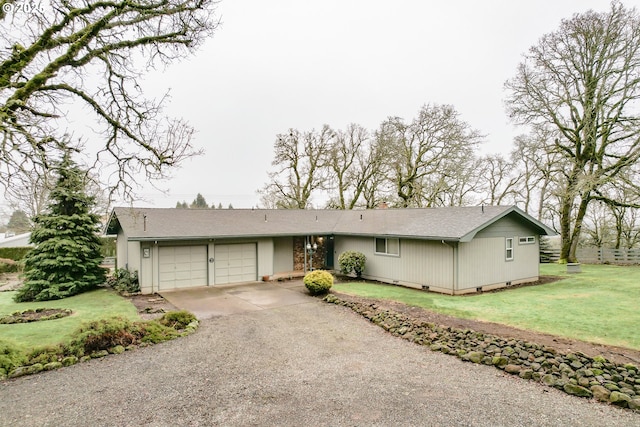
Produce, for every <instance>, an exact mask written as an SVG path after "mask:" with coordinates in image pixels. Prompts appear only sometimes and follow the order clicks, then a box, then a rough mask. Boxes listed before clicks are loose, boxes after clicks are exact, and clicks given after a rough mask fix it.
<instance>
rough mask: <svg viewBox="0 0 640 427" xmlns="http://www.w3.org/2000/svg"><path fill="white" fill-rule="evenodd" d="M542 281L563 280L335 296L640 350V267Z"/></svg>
mask: <svg viewBox="0 0 640 427" xmlns="http://www.w3.org/2000/svg"><path fill="white" fill-rule="evenodd" d="M540 274H541V275H554V276H563V277H564V278H563V279H562V280H559V281H556V282H553V283H548V284H545V285H539V286H527V287H521V288H515V289H508V290H505V291H502V292H494V293H485V294H479V295H472V296H448V295H441V294H436V293H432V292H424V291H420V290H416V289H409V288H404V287H400V286H392V285H381V284H367V283H342V284H336V285H334V290H336V291H338V292H344V293H347V294H353V295H359V296H363V297H368V298H381V299H390V300H395V301H399V302H402V303H405V304H409V305H413V306H418V307H423V308H426V309H429V310H432V311H436V312H439V313H443V314H448V315H452V316H457V317H463V318H467V319H475V320H484V321H490V322H496V323H502V324H505V325H510V326H515V327H518V328H521V329H529V330H534V331H538V332H545V333H549V334H553V335H559V336H563V337H568V338H575V339H579V340H583V341H589V342H595V343H600V344H608V345H617V346H622V347H627V348H633V349H640V334H639V333H638V328H639V327H640V267H637V266H631V267H620V266H612V265H582V273H579V274H571V275H569V274H567V273H566V266H563V265H558V264H542V265H541V267H540Z"/></svg>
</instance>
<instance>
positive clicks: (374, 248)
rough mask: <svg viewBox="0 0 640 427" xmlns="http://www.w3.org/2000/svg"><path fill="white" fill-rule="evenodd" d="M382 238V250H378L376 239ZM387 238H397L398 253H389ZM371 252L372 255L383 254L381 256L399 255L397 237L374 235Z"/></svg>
mask: <svg viewBox="0 0 640 427" xmlns="http://www.w3.org/2000/svg"><path fill="white" fill-rule="evenodd" d="M378 239H381V240H384V250H385V251H384V252H378V246H377V245H376V243H377V240H378ZM389 240H397V241H398V253H397V254H390V253H389V252H388V251H389ZM373 253H374V255H383V256H393V257H400V239H399V238H397V237H374V238H373Z"/></svg>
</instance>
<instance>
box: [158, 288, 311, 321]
mask: <svg viewBox="0 0 640 427" xmlns="http://www.w3.org/2000/svg"><path fill="white" fill-rule="evenodd" d="M161 295H162V296H163V297H164V298H165V299H166V300H167V301H169V302H170V303H171V304H173V305H174V306H176V307H178V308H179V309H183V310H188V311H190V312H191V313H193V314H195V316H196V317H197V318H198V319H199V320H203V319H210V318H212V317H216V316H228V315H231V314H238V313H246V312H250V311H258V310H265V309H270V308H279V307H286V306H289V305H296V304H302V303H308V302H311V301H313V298H312V297H311V296H310V295H309V293H308V291H307V289H306V288H305V286H304V284H303V283H302V281H301V280H292V281H284V282H253V283H244V284H238V285H223V286H205V287H200V288H192V289H184V290H178V291H170V292H162V293H161Z"/></svg>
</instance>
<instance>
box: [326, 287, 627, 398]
mask: <svg viewBox="0 0 640 427" xmlns="http://www.w3.org/2000/svg"><path fill="white" fill-rule="evenodd" d="M323 301H325V302H328V303H331V304H336V305H341V306H345V307H348V308H350V309H351V310H353V311H354V312H356V313H358V314H360V315H362V316H363V317H365V318H366V319H368V320H369V321H371V322H372V323H374V324H376V325H378V326H380V327H381V328H383V329H384V330H386V331H388V332H389V333H391V334H392V335H394V336H398V337H401V338H403V339H406V340H408V341H411V342H413V343H416V344H419V345H424V346H427V347H429V349H430V350H432V351H440V352H442V353H445V354H451V355H454V356H456V357H458V358H460V359H461V360H463V361H467V362H471V363H477V364H483V365H489V366H494V367H495V368H497V369H500V370H503V371H505V372H507V373H509V374H512V375H517V376H519V377H520V378H523V379H527V380H533V381H537V382H540V383H542V384H544V385H547V386H550V387H554V388H556V389H558V390H562V391H564V392H565V393H568V394H571V395H574V396H578V397H586V398H594V399H596V400H598V401H600V402H606V403H610V404H613V405H616V406H619V407H623V408H629V409H632V410H639V409H640V373H639V369H638V367H636V366H635V365H632V364H618V363H614V362H611V361H609V360H607V359H605V358H604V357H602V356H596V357H589V356H587V355H585V354H583V353H580V352H574V353H561V352H559V351H557V350H556V349H554V348H552V347H549V346H544V345H539V344H536V343H533V342H528V341H524V340H517V339H511V338H504V337H500V336H497V335H491V334H486V333H482V332H476V331H473V330H470V329H457V328H452V327H447V326H442V325H436V324H434V323H430V322H424V321H418V320H415V319H412V318H411V317H410V316H407V315H404V314H402V313H398V312H395V311H393V310H389V309H383V308H381V307H379V306H378V305H377V304H376V303H361V302H354V301H345V300H343V299H341V298H340V297H338V296H337V295H335V294H329V295H327V296H326V297H324V298H323Z"/></svg>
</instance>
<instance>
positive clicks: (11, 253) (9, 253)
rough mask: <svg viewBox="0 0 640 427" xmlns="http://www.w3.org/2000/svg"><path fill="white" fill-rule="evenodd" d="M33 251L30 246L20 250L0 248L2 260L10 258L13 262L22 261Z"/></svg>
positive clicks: (19, 248)
mask: <svg viewBox="0 0 640 427" xmlns="http://www.w3.org/2000/svg"><path fill="white" fill-rule="evenodd" d="M31 249H33V248H32V247H30V246H23V247H18V248H0V258H8V259H11V260H13V261H20V260H21V259H22V258H24V256H25V255H26V254H27V252H29V251H30V250H31Z"/></svg>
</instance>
